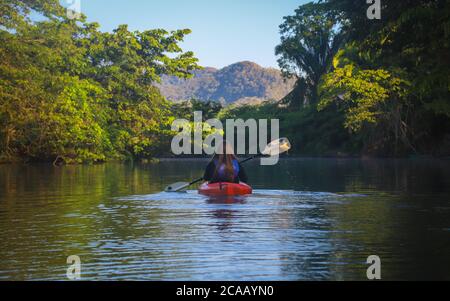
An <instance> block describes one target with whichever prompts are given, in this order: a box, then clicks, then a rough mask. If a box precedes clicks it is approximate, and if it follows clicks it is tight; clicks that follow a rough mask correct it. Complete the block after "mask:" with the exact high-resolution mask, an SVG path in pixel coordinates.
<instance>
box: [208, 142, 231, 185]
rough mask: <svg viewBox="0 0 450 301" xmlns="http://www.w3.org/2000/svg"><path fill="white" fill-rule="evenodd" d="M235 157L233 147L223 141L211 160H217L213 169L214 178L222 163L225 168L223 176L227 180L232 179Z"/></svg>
mask: <svg viewBox="0 0 450 301" xmlns="http://www.w3.org/2000/svg"><path fill="white" fill-rule="evenodd" d="M235 159H236V156H235V155H234V151H233V148H232V147H231V145H230V144H229V143H227V142H226V141H223V142H222V143H221V144H220V145H219V147H218V149H217V152H216V154H215V155H214V157H213V160H217V164H216V169H215V170H214V178H215V177H216V176H217V174H218V173H219V168H220V167H221V166H222V165H223V166H224V169H225V176H226V177H227V180H228V181H232V180H234V166H233V160H235Z"/></svg>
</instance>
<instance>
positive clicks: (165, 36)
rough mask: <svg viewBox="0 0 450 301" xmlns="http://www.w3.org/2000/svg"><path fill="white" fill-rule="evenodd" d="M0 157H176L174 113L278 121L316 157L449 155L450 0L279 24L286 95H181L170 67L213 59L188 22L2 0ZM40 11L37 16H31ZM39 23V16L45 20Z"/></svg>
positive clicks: (330, 11)
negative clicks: (249, 100)
mask: <svg viewBox="0 0 450 301" xmlns="http://www.w3.org/2000/svg"><path fill="white" fill-rule="evenodd" d="M0 5H1V16H0V58H1V60H0V161H3V162H8V161H14V160H20V161H51V162H54V163H55V164H56V163H81V162H103V161H106V160H124V159H140V158H148V157H153V156H160V155H168V154H170V140H171V138H172V136H173V132H171V131H170V124H171V122H172V121H173V120H174V119H175V118H185V119H189V120H191V119H192V112H193V111H194V110H201V111H203V115H204V117H208V118H212V117H218V118H220V119H222V120H223V119H226V118H243V119H248V118H255V119H260V118H278V119H280V125H281V132H280V134H281V135H282V136H287V137H289V138H290V140H291V142H292V143H293V145H294V148H293V150H294V152H295V153H299V154H303V155H374V156H405V155H422V154H429V155H437V156H443V155H447V156H448V155H450V153H449V152H450V98H449V94H450V93H449V92H450V49H449V43H450V42H449V41H450V36H449V35H450V5H449V3H448V1H445V0H434V1H425V0H423V1H394V0H383V1H381V19H379V20H377V19H373V20H372V19H369V18H368V17H367V10H368V8H369V6H370V5H369V4H366V3H365V1H355V0H339V1H338V0H327V1H321V2H319V3H309V4H306V5H303V6H300V7H299V8H298V9H297V10H296V11H295V12H294V14H293V15H291V16H287V17H285V19H284V22H283V24H281V26H280V35H281V39H280V44H279V45H278V46H277V47H276V50H275V51H276V53H277V54H278V56H279V66H280V69H281V70H282V72H283V74H284V76H285V77H286V78H290V79H292V78H294V79H295V80H296V85H295V88H294V89H293V91H292V92H291V93H289V94H288V95H287V96H286V97H285V98H284V99H283V100H282V101H281V102H270V101H269V102H264V103H262V104H257V105H245V104H244V105H229V106H226V107H223V106H222V105H220V104H218V103H215V102H211V101H208V102H202V101H195V100H194V101H192V102H190V103H189V104H188V105H186V103H185V104H183V103H181V104H180V103H177V104H174V103H171V102H169V101H167V100H166V99H165V98H164V97H163V96H162V95H161V93H160V91H159V90H158V88H157V87H156V84H157V83H158V81H159V80H160V78H161V76H163V75H169V76H177V77H180V78H189V77H191V76H192V72H193V71H194V70H196V69H199V68H201V67H200V66H199V65H198V64H197V62H198V61H197V59H196V58H195V56H194V54H193V53H192V52H189V51H188V52H183V50H182V49H181V48H180V47H179V43H180V42H181V41H183V39H184V37H185V36H186V35H187V34H189V33H190V30H188V29H182V30H176V31H171V32H168V31H166V30H163V29H155V30H146V31H130V30H129V29H128V27H127V26H126V25H121V26H119V27H117V28H116V29H115V30H114V31H113V32H101V31H100V30H99V25H98V24H96V23H88V22H86V19H85V17H84V16H82V17H81V19H78V20H72V19H70V18H68V17H67V15H66V9H65V8H64V7H62V6H61V5H60V4H59V1H57V0H38V1H19V0H8V1H6V0H0ZM32 15H33V16H39V18H34V19H33V18H32V17H31V16H32ZM36 19H37V20H38V21H37V20H36Z"/></svg>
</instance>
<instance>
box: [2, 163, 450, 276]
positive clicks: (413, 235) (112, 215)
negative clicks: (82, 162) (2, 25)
mask: <svg viewBox="0 0 450 301" xmlns="http://www.w3.org/2000/svg"><path fill="white" fill-rule="evenodd" d="M206 163H207V161H203V160H176V161H175V160H173V161H171V160H169V161H162V162H161V163H159V164H152V165H127V164H105V165H95V166H63V167H60V168H55V167H52V166H47V165H30V166H19V165H0V227H1V229H2V231H0V258H2V260H1V261H0V280H28V279H33V280H45V279H51V280H64V279H65V273H66V268H67V265H66V258H67V256H69V255H79V256H80V258H81V260H82V271H83V272H82V277H83V279H85V280H93V279H103V280H105V279H115V280H144V279H148V280H235V279H244V280H303V279H319V280H326V279H331V280H333V279H345V280H364V279H365V271H366V268H367V264H366V263H365V260H366V258H367V256H369V255H372V254H375V255H379V256H380V257H381V260H382V277H383V279H426V280H429V279H440V280H450V269H449V267H450V257H449V256H448V254H449V252H450V244H449V241H450V204H449V202H448V201H449V199H450V185H449V184H450V168H449V167H450V163H449V161H446V160H393V159H378V160H359V159H306V158H305V159H284V160H281V161H280V162H279V164H278V165H276V166H272V167H268V166H259V165H258V164H257V162H251V163H250V164H249V165H246V166H247V173H248V175H249V178H250V184H251V185H252V186H253V188H254V193H253V194H252V195H250V196H246V197H242V198H237V199H236V198H233V199H228V198H225V199H216V198H214V199H211V198H207V197H205V196H201V195H199V194H197V192H196V191H195V190H189V191H187V192H185V193H175V194H173V193H172V194H168V193H164V192H160V191H162V190H163V189H164V187H165V186H166V185H167V184H168V183H172V182H178V181H185V180H188V179H194V178H197V177H199V176H201V174H202V171H203V168H204V166H205V165H206ZM180 171H182V172H180ZM191 189H195V187H192V188H191Z"/></svg>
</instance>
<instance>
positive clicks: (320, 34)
mask: <svg viewBox="0 0 450 301" xmlns="http://www.w3.org/2000/svg"><path fill="white" fill-rule="evenodd" d="M344 27H345V23H344V22H343V21H342V19H341V18H340V16H339V15H338V14H337V13H336V12H335V11H333V10H330V9H328V7H327V6H326V5H325V4H323V3H308V4H305V5H302V6H300V7H299V8H298V9H296V10H295V15H293V16H287V17H285V18H284V23H283V24H282V25H280V33H281V43H280V44H279V45H278V46H277V47H276V49H275V53H276V54H277V55H279V56H280V58H279V60H278V64H279V66H280V68H281V70H282V71H283V74H284V75H285V76H287V77H292V76H295V77H296V78H297V85H296V88H295V90H294V91H293V92H292V93H291V98H293V99H290V102H291V105H292V106H294V107H298V106H301V105H304V104H311V103H315V102H317V100H318V98H317V87H318V84H319V80H320V78H321V76H322V75H323V74H325V73H326V72H327V71H328V70H329V68H330V66H331V61H332V59H333V56H334V55H335V53H336V52H337V51H338V49H339V47H340V46H341V45H342V43H343V41H344V37H345V30H344Z"/></svg>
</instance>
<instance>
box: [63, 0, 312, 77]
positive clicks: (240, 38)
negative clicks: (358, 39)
mask: <svg viewBox="0 0 450 301" xmlns="http://www.w3.org/2000/svg"><path fill="white" fill-rule="evenodd" d="M65 1H66V3H70V2H71V0H63V1H62V3H64V2H65ZM72 1H73V0H72ZM306 2H309V1H306V0H222V1H219V0H81V12H82V13H83V14H85V15H87V17H88V21H91V22H93V21H95V22H98V23H100V25H101V30H103V31H111V30H112V29H114V28H115V27H117V25H119V24H128V25H129V28H130V29H131V30H145V29H152V28H164V29H168V30H173V29H180V28H190V29H192V33H191V34H190V35H189V36H187V37H186V40H185V42H184V43H183V44H182V47H183V49H184V50H192V51H194V53H195V55H196V57H197V58H199V59H200V64H201V65H202V66H211V67H217V68H221V67H224V66H227V65H229V64H232V63H235V62H238V61H244V60H250V61H254V62H256V63H258V64H260V65H262V66H264V67H277V63H276V57H275V54H274V48H275V46H276V45H277V44H278V42H279V39H280V38H279V33H278V26H279V25H280V24H281V23H282V22H283V16H286V15H292V14H293V13H294V10H295V8H297V7H298V6H299V5H301V4H304V3H306Z"/></svg>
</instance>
